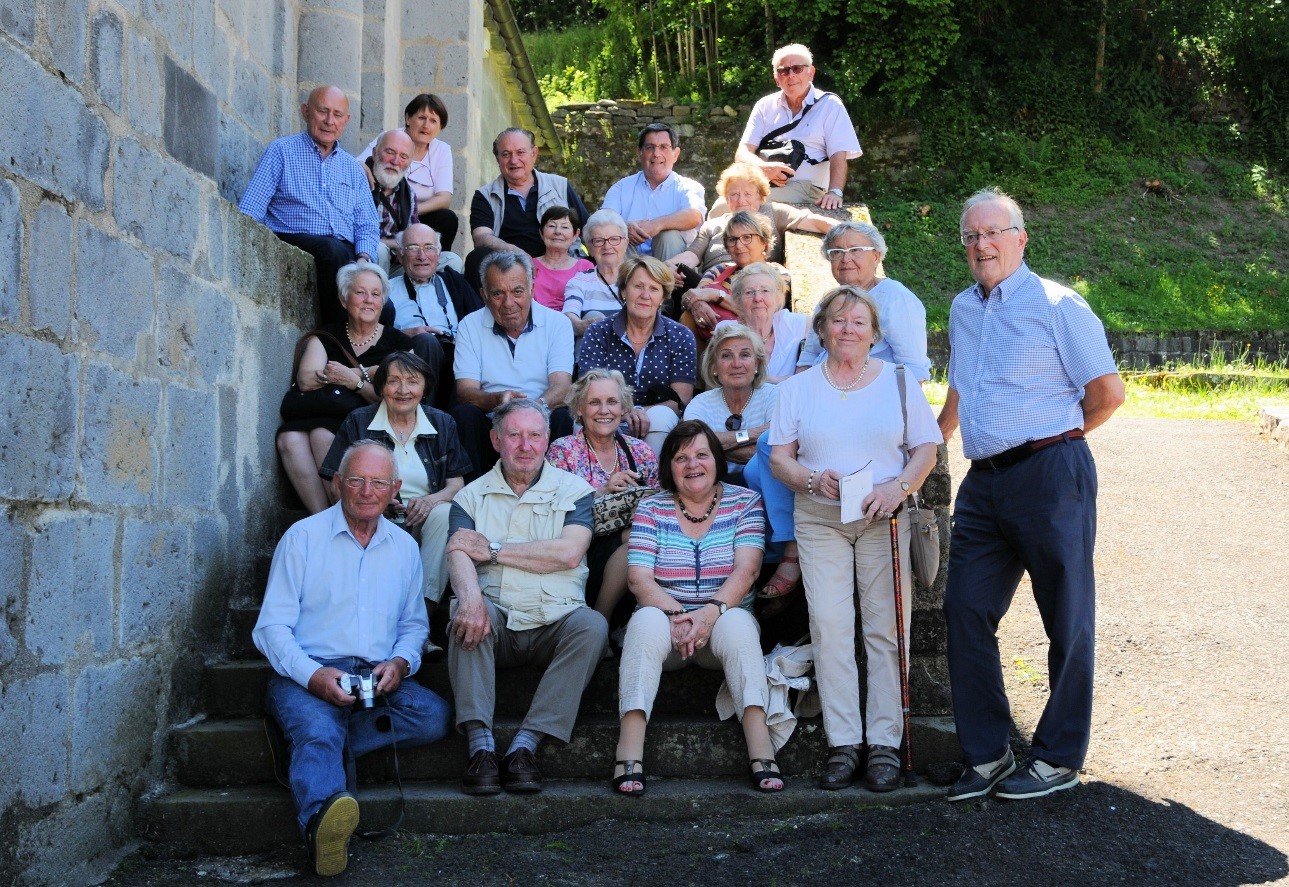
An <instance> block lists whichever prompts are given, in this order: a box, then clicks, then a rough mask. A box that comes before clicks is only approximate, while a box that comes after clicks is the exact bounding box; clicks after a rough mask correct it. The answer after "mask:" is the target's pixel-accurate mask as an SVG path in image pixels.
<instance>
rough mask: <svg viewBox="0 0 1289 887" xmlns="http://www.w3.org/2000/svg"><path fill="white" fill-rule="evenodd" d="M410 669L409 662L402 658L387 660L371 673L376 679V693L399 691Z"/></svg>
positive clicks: (396, 657)
mask: <svg viewBox="0 0 1289 887" xmlns="http://www.w3.org/2000/svg"><path fill="white" fill-rule="evenodd" d="M409 667H410V666H409V664H408V662H407V660H406V659H404V658H403V657H402V656H395V657H394V658H393V659H386V660H385V661H384V662H382V663H381V664H380V665H377V666H376V667H374V668H373V669H372V670H371V673H372V676H373V677H375V678H376V692H377V693H386V694H388V693H393V692H394V691H395V690H397V689H398V688H399V687H400V686H401V685H402V683H403V675H404V674H406V673H407V670H408V668H409ZM350 698H351V699H352V698H353V697H350Z"/></svg>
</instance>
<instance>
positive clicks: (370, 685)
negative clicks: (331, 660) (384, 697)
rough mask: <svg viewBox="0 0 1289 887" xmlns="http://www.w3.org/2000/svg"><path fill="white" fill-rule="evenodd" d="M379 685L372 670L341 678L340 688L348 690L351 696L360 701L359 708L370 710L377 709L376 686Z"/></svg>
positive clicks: (367, 669)
mask: <svg viewBox="0 0 1289 887" xmlns="http://www.w3.org/2000/svg"><path fill="white" fill-rule="evenodd" d="M377 683H379V681H378V680H377V678H376V676H375V675H374V674H372V671H371V669H370V668H360V669H358V674H347V675H344V676H342V677H341V678H340V686H341V688H342V689H347V690H348V691H349V695H351V696H354V697H356V698H357V699H358V703H357V704H358V707H359V708H361V709H370V708H375V707H376V684H377Z"/></svg>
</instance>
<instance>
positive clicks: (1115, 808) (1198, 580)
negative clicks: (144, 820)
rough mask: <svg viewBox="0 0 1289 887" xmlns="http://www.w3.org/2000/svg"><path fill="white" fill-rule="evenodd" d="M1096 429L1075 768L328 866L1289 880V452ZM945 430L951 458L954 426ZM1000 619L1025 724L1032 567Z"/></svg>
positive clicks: (497, 878)
mask: <svg viewBox="0 0 1289 887" xmlns="http://www.w3.org/2000/svg"><path fill="white" fill-rule="evenodd" d="M1090 439H1091V443H1092V447H1093V452H1094V454H1095V456H1096V460H1097V465H1098V469H1099V472H1100V480H1101V494H1100V527H1099V545H1098V550H1097V566H1098V575H1099V590H1098V598H1099V601H1098V609H1099V613H1098V619H1097V641H1098V651H1097V652H1098V668H1097V681H1096V706H1095V711H1094V718H1095V723H1094V725H1093V737H1092V747H1091V750H1090V753H1089V757H1088V764H1087V769H1086V771H1085V773H1084V782H1085V785H1084V786H1083V787H1081V788H1078V789H1076V790H1074V791H1072V792H1063V793H1060V794H1057V795H1054V796H1052V797H1049V798H1043V799H1039V800H1036V801H1025V802H1015V803H1004V802H997V801H984V802H981V803H977V804H974V805H967V806H965V807H957V806H955V807H950V806H949V805H948V804H947V803H940V802H933V803H930V804H923V805H917V806H911V807H900V808H881V807H873V808H870V809H866V810H863V811H860V812H855V813H845V814H826V815H818V816H808V817H798V818H795V819H781V820H763V819H752V818H740V817H738V816H737V815H731V816H730V817H727V818H721V819H715V820H707V821H703V822H699V823H690V822H686V823H678V824H676V825H673V826H666V825H661V824H639V823H620V822H602V823H596V824H594V825H591V826H587V827H585V828H581V829H576V830H572V831H568V832H564V833H560V834H552V835H546V836H542V837H538V838H533V837H524V836H515V835H490V836H472V837H444V836H435V835H424V836H406V837H404V838H402V839H401V840H395V841H386V842H383V843H380V844H369V845H362V846H357V847H356V848H355V854H354V856H355V858H354V859H353V861H352V862H351V865H350V867H349V870H348V871H347V872H346V873H345V874H344V875H343V876H341V877H339V878H337V879H333V880H332V881H330V883H334V884H366V883H378V884H413V883H416V884H423V883H433V882H437V883H472V884H499V885H502V884H561V885H573V884H658V885H663V884H666V885H677V884H704V885H745V884H756V885H761V884H829V885H839V884H850V883H860V882H863V883H869V882H872V883H901V884H904V883H907V884H944V883H963V884H966V883H989V884H1072V883H1079V884H1086V883H1092V884H1103V883H1125V884H1178V883H1185V884H1206V885H1228V884H1230V885H1233V884H1247V883H1266V882H1272V881H1277V880H1279V881H1289V857H1287V856H1286V854H1289V810H1287V808H1289V790H1287V788H1289V613H1287V612H1286V609H1287V604H1289V601H1287V600H1286V594H1285V592H1286V587H1287V586H1289V579H1287V578H1286V577H1287V576H1289V553H1287V549H1289V456H1286V455H1285V454H1284V453H1283V452H1281V451H1279V450H1276V449H1274V448H1273V447H1272V446H1271V445H1270V444H1268V443H1267V442H1266V441H1265V440H1264V439H1259V438H1258V436H1257V435H1256V433H1255V429H1254V426H1253V423H1252V422H1249V423H1233V422H1210V421H1181V420H1159V419H1127V418H1117V419H1114V420H1112V421H1111V422H1110V423H1109V425H1107V426H1106V427H1104V428H1102V429H1100V430H1098V431H1097V432H1095V433H1094V434H1093V435H1092V436H1091V438H1090ZM950 450H951V453H952V454H953V456H954V467H953V470H954V476H955V477H960V476H961V473H962V470H963V468H964V466H963V463H962V459H961V450H960V447H959V442H958V441H957V440H955V441H954V442H953V443H952V444H951V445H950ZM1001 635H1002V647H1003V650H1004V656H1005V657H1006V659H1005V662H1007V663H1009V664H1010V667H1009V668H1008V669H1007V672H1008V683H1009V693H1010V695H1011V698H1012V702H1013V706H1014V714H1015V718H1016V722H1017V726H1018V731H1019V735H1020V737H1021V739H1022V740H1023V739H1025V738H1027V737H1028V736H1029V733H1030V731H1031V730H1032V728H1033V725H1034V724H1035V723H1036V722H1037V719H1038V714H1039V712H1040V710H1041V706H1042V704H1043V701H1044V699H1045V696H1046V687H1045V679H1046V660H1045V650H1046V646H1045V643H1044V640H1043V632H1042V627H1041V624H1040V623H1039V620H1038V615H1037V611H1036V609H1035V607H1034V604H1033V599H1032V597H1031V596H1029V594H1028V589H1027V588H1023V589H1022V590H1021V591H1020V592H1019V593H1018V594H1017V597H1016V602H1015V604H1014V605H1013V608H1012V611H1011V613H1010V614H1009V616H1008V618H1007V619H1006V620H1005V621H1004V623H1003V626H1002V631H1001ZM606 790H607V789H606ZM856 791H862V789H856ZM875 800H876V798H875ZM624 803H630V801H626V800H625V799H624ZM732 813H736V811H732ZM153 855H155V854H153ZM302 862H303V856H302V854H300V853H298V852H286V851H283V852H280V853H277V854H271V855H269V856H266V857H256V858H242V859H232V860H227V859H226V860H212V859H204V860H184V859H176V858H160V859H158V858H153V859H146V858H143V857H142V856H136V857H134V858H132V859H131V860H130V861H129V863H128V865H127V866H126V867H125V868H124V870H123V871H121V872H119V873H118V874H117V875H116V876H114V877H113V879H112V881H111V882H110V883H112V884H115V885H122V887H126V885H128V887H139V885H145V884H158V885H160V884H165V885H170V884H175V885H178V884H192V883H219V882H220V881H228V880H232V881H241V882H242V883H246V882H249V881H260V880H266V879H267V880H273V881H275V882H277V883H290V884H296V883H312V882H314V881H315V879H312V878H304V877H300V876H298V875H297V873H298V871H299V866H300V865H301V864H302Z"/></svg>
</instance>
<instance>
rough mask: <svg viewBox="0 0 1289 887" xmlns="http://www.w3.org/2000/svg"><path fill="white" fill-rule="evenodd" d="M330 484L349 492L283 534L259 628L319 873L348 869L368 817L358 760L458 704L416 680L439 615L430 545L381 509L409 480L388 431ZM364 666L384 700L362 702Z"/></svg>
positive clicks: (279, 749) (274, 728)
mask: <svg viewBox="0 0 1289 887" xmlns="http://www.w3.org/2000/svg"><path fill="white" fill-rule="evenodd" d="M332 484H333V486H334V488H335V491H336V495H337V497H338V498H339V500H340V501H339V502H337V503H336V504H335V505H333V506H331V507H330V508H328V509H327V510H326V511H321V512H319V513H317V514H315V515H313V516H312V517H307V518H305V519H304V520H302V521H298V522H297V523H296V524H294V525H293V526H292V527H291V528H290V529H289V530H287V531H286V534H285V535H284V536H283V537H282V540H281V541H280V542H279V543H278V546H277V550H276V551H275V552H274V553H273V565H272V566H271V567H270V568H269V580H268V587H267V589H266V590H265V592H264V603H263V605H262V606H261V607H260V616H259V620H258V621H257V622H256V624H255V631H254V632H253V634H252V638H253V639H254V641H255V646H256V647H257V648H258V649H259V651H260V652H261V653H263V654H264V655H265V656H266V657H267V658H268V660H269V664H270V665H271V666H273V671H274V672H275V673H274V674H273V675H272V676H271V677H270V678H269V685H268V698H267V703H266V708H267V709H268V713H269V716H270V717H271V718H272V721H271V722H270V723H269V724H268V725H267V726H268V727H269V735H270V737H271V744H272V746H273V756H274V766H275V769H276V770H277V771H278V772H279V773H281V772H282V771H283V770H285V772H286V774H287V781H288V782H289V787H290V789H291V796H292V798H293V799H294V800H295V807H296V813H297V822H298V824H299V827H300V832H301V834H302V835H303V836H304V839H305V841H306V843H307V844H308V848H309V854H310V858H311V861H312V864H313V867H314V870H315V871H316V872H317V873H318V874H319V875H336V874H339V873H340V872H342V871H344V869H345V866H346V865H347V863H348V849H347V848H348V845H349V838H350V836H351V835H352V834H353V832H354V829H356V828H357V827H358V802H357V801H356V800H355V799H354V796H353V795H352V794H351V792H352V790H353V789H354V784H353V783H352V782H351V781H350V780H349V778H348V777H347V775H346V774H347V773H352V772H353V770H352V767H351V766H350V765H351V764H352V762H353V759H354V758H357V757H359V756H361V755H364V754H367V753H368V752H371V751H376V750H377V749H381V748H385V747H386V746H388V745H390V744H392V743H394V742H397V743H398V745H399V746H400V747H402V748H408V747H411V746H417V745H426V744H428V743H431V742H435V741H437V740H439V739H442V738H443V737H444V736H445V735H447V731H448V721H449V718H450V714H451V709H450V707H449V706H448V704H447V703H446V702H444V701H443V700H442V699H440V698H439V697H438V696H436V695H435V694H434V693H432V692H430V691H429V690H427V689H425V688H424V687H422V686H421V685H420V684H418V683H416V681H414V680H412V679H411V675H412V674H414V673H415V672H416V670H417V669H418V668H419V667H420V664H421V648H422V646H423V645H424V644H425V638H426V637H427V636H428V634H429V630H430V626H429V622H428V621H427V619H426V616H425V605H424V604H423V603H422V602H421V595H422V593H423V592H424V583H423V582H422V575H421V570H422V567H421V554H420V551H419V549H418V548H417V545H416V542H415V541H414V540H413V539H412V537H411V536H409V535H408V534H407V533H404V532H403V531H402V530H401V529H399V528H398V527H396V526H394V525H393V524H392V523H390V522H389V521H387V520H386V519H385V518H384V517H383V515H384V513H385V509H386V507H387V506H388V505H389V504H390V502H392V501H393V500H394V497H395V496H396V495H397V494H398V491H399V487H400V482H399V479H398V468H397V466H396V465H395V464H394V456H393V453H391V452H390V451H389V448H388V447H386V446H385V445H384V444H383V443H381V442H379V441H375V440H360V441H358V442H357V443H355V444H354V445H353V446H351V447H350V448H349V449H348V450H346V451H345V455H344V457H343V458H342V459H341V460H340V470H339V471H338V472H337V473H336V475H335V477H333V478H332ZM362 673H369V674H370V675H371V677H372V678H373V679H374V681H375V691H376V693H378V694H380V696H381V697H382V698H383V701H384V703H385V704H383V705H377V706H376V707H374V708H364V707H361V706H357V705H355V704H354V703H355V701H356V700H355V696H354V695H351V692H350V682H349V676H350V675H359V674H362ZM279 728H280V730H281V733H279V732H278V729H279ZM283 734H284V737H283ZM283 738H285V742H284V743H283V742H282V739H283ZM283 757H285V758H286V759H287V760H286V761H284V760H283V759H282V758H283Z"/></svg>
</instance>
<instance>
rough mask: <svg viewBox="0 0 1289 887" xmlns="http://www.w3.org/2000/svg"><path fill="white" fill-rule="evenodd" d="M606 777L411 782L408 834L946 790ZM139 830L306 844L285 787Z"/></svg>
mask: <svg viewBox="0 0 1289 887" xmlns="http://www.w3.org/2000/svg"><path fill="white" fill-rule="evenodd" d="M607 773H608V771H607V770H606V771H605V775H604V778H600V779H594V780H569V781H564V780H553V781H551V782H548V783H547V785H546V787H545V788H544V789H543V790H542V791H541V792H540V793H539V794H536V795H508V794H504V793H503V794H500V795H493V796H490V797H469V796H466V795H463V794H461V793H460V791H458V790H457V788H456V786H455V784H447V783H433V782H407V783H404V785H403V792H404V796H405V799H406V817H405V819H404V820H403V828H405V829H407V830H410V831H413V832H421V833H434V834H488V833H493V832H512V833H518V834H526V835H540V834H544V833H548V832H552V831H562V830H565V829H570V828H577V827H579V826H583V825H587V824H588V823H592V822H595V821H597V820H601V819H621V820H630V821H638V822H683V821H686V820H694V819H700V818H707V817H727V816H760V817H776V818H781V817H787V816H797V815H803V814H811V813H825V812H841V811H847V810H859V809H863V808H869V807H873V806H875V805H881V806H888V807H894V806H903V805H907V804H915V803H926V802H931V801H937V800H939V799H940V798H943V797H944V792H945V790H944V789H943V788H940V787H936V786H933V785H931V784H930V783H928V782H927V781H926V780H925V779H922V780H919V784H918V785H917V786H916V787H915V788H901V789H898V790H897V791H894V792H888V793H886V794H882V795H877V794H873V793H871V792H868V791H866V790H864V789H863V788H860V787H854V788H850V789H846V790H843V791H831V792H828V791H821V790H819V789H817V788H815V786H814V784H813V781H811V780H806V779H792V778H791V777H789V779H788V780H787V783H788V784H787V787H786V788H785V789H784V790H783V791H782V792H779V793H778V794H774V795H764V794H759V793H757V792H754V791H752V789H751V788H750V787H749V785H748V783H747V781H746V780H744V779H742V778H730V779H666V778H655V777H654V776H653V775H650V777H649V788H648V791H647V792H646V793H645V795H644V796H643V797H640V798H619V797H616V796H615V795H614V794H613V792H612V790H611V789H610V788H609V784H608V778H607ZM358 800H359V804H360V806H361V809H362V827H363V828H381V827H384V826H386V825H388V824H390V823H392V822H393V820H394V817H395V816H396V815H397V813H398V790H397V789H396V788H395V787H394V786H393V785H392V784H388V785H377V786H360V788H359V791H358ZM138 815H139V820H140V829H141V832H142V833H143V834H146V835H148V836H149V837H150V838H151V839H152V840H155V841H162V842H167V843H172V844H182V845H183V846H184V847H185V848H186V849H189V850H191V851H193V852H197V853H210V854H225V855H231V854H244V853H259V852H263V851H266V850H271V849H274V848H276V847H281V846H283V845H288V844H293V843H296V842H298V841H299V835H298V833H297V832H296V827H295V815H294V810H293V809H292V806H291V796H290V795H289V794H288V793H287V791H286V790H285V789H283V788H281V787H280V786H278V785H274V784H271V785H255V786H244V787H237V788H227V789H181V790H179V791H175V792H171V793H169V794H164V795H154V796H151V797H147V798H144V799H143V800H142V801H141V802H140V804H139V811H138Z"/></svg>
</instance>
